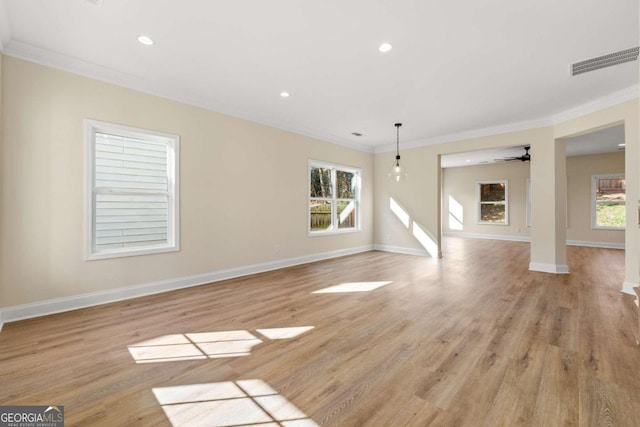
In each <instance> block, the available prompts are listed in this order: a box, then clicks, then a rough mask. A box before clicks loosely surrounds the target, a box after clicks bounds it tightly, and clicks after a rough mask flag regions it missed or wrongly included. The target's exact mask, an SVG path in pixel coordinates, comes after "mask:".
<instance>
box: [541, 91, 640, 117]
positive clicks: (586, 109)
mask: <svg viewBox="0 0 640 427" xmlns="http://www.w3.org/2000/svg"><path fill="white" fill-rule="evenodd" d="M639 91H640V86H638V85H633V86H630V87H628V88H626V89H622V90H619V91H617V92H613V93H610V94H609V95H606V96H603V97H601V98H597V99H594V100H592V101H589V102H586V103H584V104H582V105H578V106H577V107H573V108H570V109H568V110H565V111H562V112H560V113H558V114H555V115H553V116H552V117H551V120H552V121H553V124H554V125H556V124H559V123H564V122H566V121H569V120H573V119H576V118H578V117H582V116H586V115H587V114H591V113H595V112H596V111H599V110H603V109H605V108H608V107H612V106H614V105H617V104H622V103H623V102H627V101H631V100H633V99H636V98H638V95H639Z"/></svg>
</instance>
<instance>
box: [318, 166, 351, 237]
mask: <svg viewBox="0 0 640 427" xmlns="http://www.w3.org/2000/svg"><path fill="white" fill-rule="evenodd" d="M359 229H360V170H359V169H353V168H349V167H346V166H339V165H331V164H326V163H320V162H315V161H311V162H309V234H310V235H315V234H327V233H339V232H346V231H357V230H359Z"/></svg>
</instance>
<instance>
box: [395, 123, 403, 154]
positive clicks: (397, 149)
mask: <svg viewBox="0 0 640 427" xmlns="http://www.w3.org/2000/svg"><path fill="white" fill-rule="evenodd" d="M400 126H402V123H396V163H397V162H398V160H400Z"/></svg>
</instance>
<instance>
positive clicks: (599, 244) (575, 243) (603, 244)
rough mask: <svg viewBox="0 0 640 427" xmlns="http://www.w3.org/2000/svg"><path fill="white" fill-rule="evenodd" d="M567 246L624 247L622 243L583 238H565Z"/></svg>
mask: <svg viewBox="0 0 640 427" xmlns="http://www.w3.org/2000/svg"><path fill="white" fill-rule="evenodd" d="M567 245H568V246H586V247H589V248H604V249H624V243H611V242H587V241H584V240H567Z"/></svg>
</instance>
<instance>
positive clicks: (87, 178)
mask: <svg viewBox="0 0 640 427" xmlns="http://www.w3.org/2000/svg"><path fill="white" fill-rule="evenodd" d="M96 133H106V134H111V135H118V136H124V137H131V138H138V139H146V140H151V141H155V142H162V143H166V144H167V146H168V148H169V149H168V150H167V151H168V153H167V156H168V161H167V163H168V165H167V167H168V170H167V174H168V190H167V195H168V197H169V203H168V204H169V212H168V219H167V224H168V229H167V240H168V243H167V244H164V245H153V246H139V247H132V248H117V249H107V250H101V251H97V250H96V249H95V206H96V194H98V193H100V194H109V193H111V191H109V190H103V191H96V188H95V179H94V177H95V169H96V168H95V160H96V157H95V134H96ZM84 154H85V158H84V260H85V261H93V260H100V259H110V258H121V257H129V256H137V255H149V254H157V253H165V252H176V251H179V250H180V185H179V176H180V174H179V169H180V136H178V135H174V134H169V133H163V132H158V131H153V130H149V129H142V128H136V127H132V126H125V125H120V124H115V123H108V122H102V121H98V120H92V119H85V120H84ZM127 193H129V194H133V193H135V192H132V191H127ZM139 193H144V194H153V193H145V192H144V191H140V192H139Z"/></svg>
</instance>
